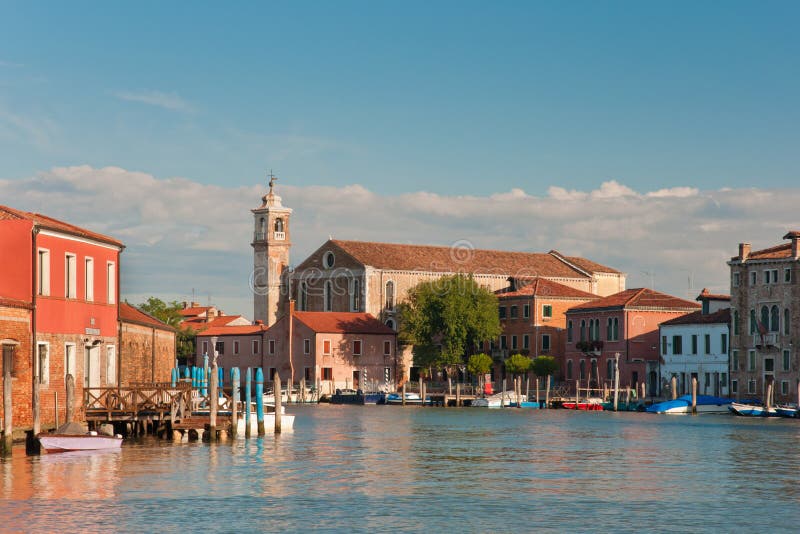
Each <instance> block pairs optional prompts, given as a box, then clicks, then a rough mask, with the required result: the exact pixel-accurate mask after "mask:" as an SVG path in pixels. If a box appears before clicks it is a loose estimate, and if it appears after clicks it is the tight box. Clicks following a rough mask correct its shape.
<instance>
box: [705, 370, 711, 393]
mask: <svg viewBox="0 0 800 534" xmlns="http://www.w3.org/2000/svg"><path fill="white" fill-rule="evenodd" d="M703 374H704V375H705V385H704V387H705V388H706V389H708V388H710V387H711V373H703Z"/></svg>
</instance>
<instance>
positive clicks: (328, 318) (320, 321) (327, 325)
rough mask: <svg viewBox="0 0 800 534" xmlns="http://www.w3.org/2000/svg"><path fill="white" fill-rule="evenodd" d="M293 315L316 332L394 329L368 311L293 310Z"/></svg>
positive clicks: (357, 332)
mask: <svg viewBox="0 0 800 534" xmlns="http://www.w3.org/2000/svg"><path fill="white" fill-rule="evenodd" d="M294 317H295V319H297V320H298V321H300V322H301V323H303V324H304V325H306V326H307V327H309V328H310V329H311V330H313V331H314V332H317V333H325V334H390V335H394V334H395V331H394V330H392V329H391V328H389V327H388V326H386V325H385V324H383V323H382V322H380V321H379V320H377V319H376V318H375V317H373V316H372V315H370V314H368V313H348V312H295V314H294Z"/></svg>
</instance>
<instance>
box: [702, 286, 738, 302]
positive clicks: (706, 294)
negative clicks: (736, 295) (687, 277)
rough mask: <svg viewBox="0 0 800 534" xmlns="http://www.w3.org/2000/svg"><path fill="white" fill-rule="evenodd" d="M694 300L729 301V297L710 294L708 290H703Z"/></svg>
mask: <svg viewBox="0 0 800 534" xmlns="http://www.w3.org/2000/svg"><path fill="white" fill-rule="evenodd" d="M695 300H731V296H730V295H722V294H715V293H710V292H709V291H708V289H706V288H703V290H702V291H701V292H700V294H699V295H698V296H697V298H696V299H695Z"/></svg>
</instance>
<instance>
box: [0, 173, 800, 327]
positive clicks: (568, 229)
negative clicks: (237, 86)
mask: <svg viewBox="0 0 800 534" xmlns="http://www.w3.org/2000/svg"><path fill="white" fill-rule="evenodd" d="M277 187H278V193H279V194H280V195H281V196H282V197H283V202H284V205H286V206H288V207H291V208H293V209H294V213H293V215H292V221H291V225H292V241H293V245H294V246H293V249H292V262H293V263H294V264H297V263H300V262H301V261H302V260H303V259H304V258H305V257H306V256H307V255H308V254H309V253H310V252H312V251H313V250H314V249H316V248H317V247H318V246H319V245H320V244H322V243H323V242H324V241H325V240H326V239H327V238H328V236H329V235H333V236H334V237H336V238H339V239H361V240H372V241H390V242H398V243H419V244H444V245H447V244H450V243H454V242H456V241H459V240H468V241H470V242H471V243H473V244H474V246H475V247H478V248H493V249H507V250H524V251H547V250H550V249H557V250H559V251H561V252H562V253H565V254H569V255H582V256H585V257H587V258H590V259H592V260H594V261H597V262H600V263H604V264H606V265H609V266H611V267H615V268H617V269H620V270H622V271H625V272H627V273H629V283H628V287H637V286H642V285H649V284H650V276H649V275H645V274H642V273H643V272H648V273H649V272H652V273H654V281H655V285H656V289H660V290H662V291H667V292H670V293H673V294H676V295H678V296H682V297H687V296H691V297H692V298H693V297H694V296H696V294H697V293H698V292H699V290H700V288H702V287H709V288H710V289H712V290H714V291H721V292H725V291H727V286H728V270H727V266H726V264H725V262H726V261H727V260H728V259H729V258H730V257H731V256H733V255H735V253H736V251H737V244H738V243H739V242H740V241H747V242H751V243H753V246H754V248H763V247H768V246H771V245H774V244H776V243H779V242H781V237H782V236H783V235H784V233H785V232H786V231H787V230H788V229H789V228H800V220H798V217H797V214H796V213H797V212H796V206H797V205H798V204H800V189H783V190H769V189H758V190H755V189H727V190H725V191H698V190H696V189H694V188H672V189H668V190H660V191H654V192H637V191H635V190H633V189H631V188H630V187H627V186H625V185H623V184H620V183H618V182H615V181H612V182H606V183H604V184H601V186H600V187H599V188H598V189H597V190H595V191H567V190H566V189H563V188H561V187H557V186H553V187H551V188H550V189H549V190H548V195H547V196H543V197H536V196H532V195H528V194H526V193H525V192H524V191H523V190H521V189H514V190H512V191H510V192H506V193H502V192H501V193H496V194H493V195H489V196H486V197H477V196H449V195H440V194H435V193H429V192H415V193H407V194H402V195H396V196H386V195H381V194H378V193H376V192H374V191H370V190H368V189H366V188H365V187H363V186H361V185H348V186H343V187H330V186H309V187H297V186H293V185H287V184H286V183H285V182H283V181H281V182H279V183H278V186H277ZM264 193H265V186H264V184H263V183H261V184H257V185H253V186H251V187H222V186H216V185H205V184H200V183H197V182H194V181H192V180H190V179H186V178H166V179H161V178H156V177H154V176H152V175H150V174H147V173H144V172H137V171H129V170H126V169H121V168H118V167H106V168H93V167H90V166H86V165H84V166H77V167H61V168H54V169H51V170H50V171H47V172H42V173H40V174H38V175H36V176H33V177H29V178H26V179H23V180H0V203H3V204H9V205H12V206H14V207H17V208H20V209H26V210H32V211H39V212H42V213H47V214H48V215H51V216H54V217H57V218H61V219H65V220H68V221H70V222H72V223H75V224H78V225H81V226H85V227H87V228H90V229H92V230H95V231H99V232H104V233H108V234H110V235H113V236H115V237H117V238H119V239H121V240H122V241H123V242H124V243H125V244H126V246H127V248H126V250H125V252H124V253H123V261H122V265H123V292H124V294H126V295H129V296H130V298H131V300H132V301H133V302H139V301H141V300H142V298H141V297H142V296H146V295H150V294H154V295H159V296H162V297H164V298H167V299H178V300H185V299H189V298H191V295H192V291H193V290H195V291H196V292H197V294H198V295H200V296H201V297H200V298H199V300H202V301H204V302H205V301H206V300H207V295H208V294H209V293H210V294H211V298H212V300H213V301H214V302H216V303H217V304H219V305H220V306H222V308H223V309H225V311H226V312H228V313H243V314H245V315H246V316H248V317H249V316H251V315H252V311H251V308H250V296H249V274H250V269H251V265H252V248H251V247H250V241H251V238H252V233H251V232H252V231H253V219H252V214H251V213H250V210H251V209H252V208H254V207H257V206H258V205H259V204H260V199H261V196H262V195H263V194H264ZM690 279H691V281H692V284H693V289H692V290H691V291H689V289H688V285H689V280H690Z"/></svg>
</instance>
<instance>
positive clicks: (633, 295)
mask: <svg viewBox="0 0 800 534" xmlns="http://www.w3.org/2000/svg"><path fill="white" fill-rule="evenodd" d="M699 309H700V305H699V304H698V303H696V302H691V301H688V300H684V299H680V298H678V297H673V296H671V295H667V294H665V293H661V292H659V291H654V290H652V289H647V288H641V289H628V290H626V291H622V292H620V293H617V294H615V295H611V296H608V297H605V298H602V299H598V300H594V301H591V302H587V303H585V304H581V305H578V306H574V307H572V308H570V309H569V310H568V311H567V336H566V337H567V342H566V348H565V351H564V367H563V369H562V371H563V376H564V378H565V380H566V381H567V385H568V386H569V387H570V388H574V387H575V381H576V380H581V381H582V387H584V386H585V385H586V384H587V382H588V384H589V386H590V387H599V388H602V387H603V384H604V383H605V384H610V383H611V382H612V381H613V379H614V361H615V359H616V358H617V355H618V356H619V383H620V386H621V387H627V386H629V385H630V386H636V385H638V384H640V383H642V382H645V383H646V384H647V390H648V391H650V392H655V391H658V386H659V372H658V368H659V337H658V335H659V334H658V326H659V324H661V323H662V322H664V321H668V320H670V319H674V318H676V317H680V316H682V315H685V314H687V313H692V312H695V311H698V310H699Z"/></svg>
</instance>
